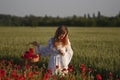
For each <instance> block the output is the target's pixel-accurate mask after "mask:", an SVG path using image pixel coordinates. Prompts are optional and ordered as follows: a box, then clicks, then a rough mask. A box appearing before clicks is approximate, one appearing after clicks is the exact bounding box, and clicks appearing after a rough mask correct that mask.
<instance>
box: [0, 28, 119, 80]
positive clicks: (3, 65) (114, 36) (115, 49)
mask: <svg viewBox="0 0 120 80" xmlns="http://www.w3.org/2000/svg"><path fill="white" fill-rule="evenodd" d="M68 29H69V38H70V41H71V44H72V48H73V51H74V56H73V58H72V60H71V63H70V65H69V68H68V69H63V70H62V71H63V72H64V71H66V70H67V71H68V74H65V75H64V76H63V75H59V74H58V75H51V70H50V69H47V61H48V59H49V56H47V57H42V56H38V55H37V54H36V52H35V47H33V46H32V45H29V43H30V42H32V41H38V42H39V43H40V44H43V45H47V41H48V39H49V38H50V37H51V36H54V33H55V30H56V27H34V28H32V27H0V80H120V63H119V61H120V37H119V36H120V28H103V27H102V28H95V27H90V28H89V27H85V28H83V27H69V28H68ZM26 51H27V52H26ZM38 57H39V61H32V58H38ZM57 68H59V65H56V69H57Z"/></svg>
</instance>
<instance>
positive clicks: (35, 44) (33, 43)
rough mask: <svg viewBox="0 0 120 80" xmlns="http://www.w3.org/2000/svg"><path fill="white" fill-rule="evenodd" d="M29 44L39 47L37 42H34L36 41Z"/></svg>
mask: <svg viewBox="0 0 120 80" xmlns="http://www.w3.org/2000/svg"><path fill="white" fill-rule="evenodd" d="M30 44H32V45H33V46H36V47H38V46H39V44H38V42H36V41H33V42H31V43H30Z"/></svg>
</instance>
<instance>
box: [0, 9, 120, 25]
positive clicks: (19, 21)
mask: <svg viewBox="0 0 120 80" xmlns="http://www.w3.org/2000/svg"><path fill="white" fill-rule="evenodd" d="M62 24H64V25H67V26H99V27H120V12H119V13H118V14H117V15H116V16H114V17H113V16H112V17H107V16H104V15H102V14H101V13H100V12H99V11H98V14H97V16H95V14H93V15H92V16H90V14H87V15H86V14H84V16H76V15H73V16H71V17H59V16H57V17H51V16H47V15H45V16H44V17H42V16H34V15H29V16H24V17H20V16H15V15H5V14H0V26H32V27H35V26H58V25H62Z"/></svg>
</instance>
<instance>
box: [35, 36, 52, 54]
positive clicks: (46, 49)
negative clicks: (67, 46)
mask: <svg viewBox="0 0 120 80" xmlns="http://www.w3.org/2000/svg"><path fill="white" fill-rule="evenodd" d="M51 42H52V38H50V39H49V40H48V45H47V46H43V45H39V46H38V47H37V48H36V52H37V53H38V54H40V55H41V56H47V55H49V54H50V47H51V44H52V43H51Z"/></svg>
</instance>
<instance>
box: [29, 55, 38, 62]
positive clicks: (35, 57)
mask: <svg viewBox="0 0 120 80" xmlns="http://www.w3.org/2000/svg"><path fill="white" fill-rule="evenodd" d="M39 58H40V57H39V55H38V54H36V55H33V56H32V58H31V60H30V61H31V62H38V61H39Z"/></svg>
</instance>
